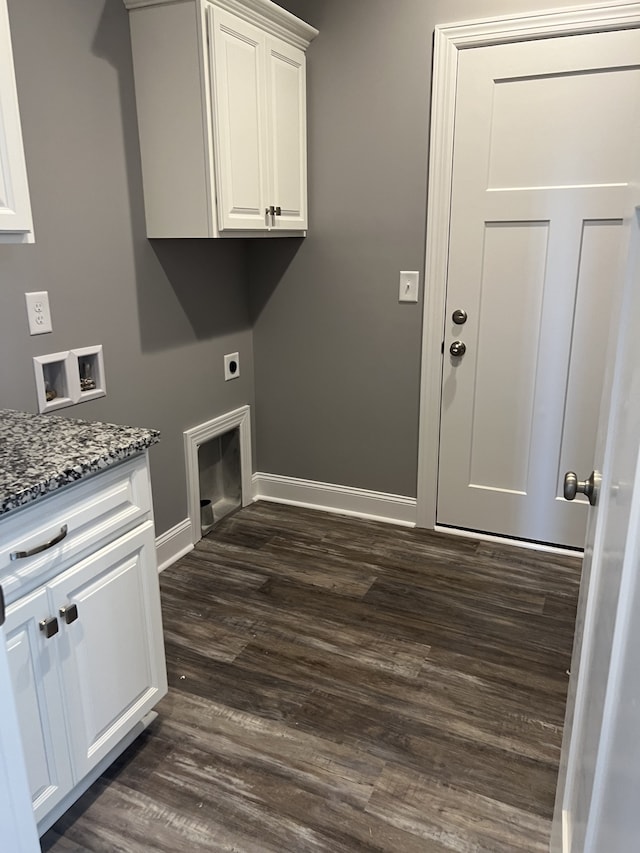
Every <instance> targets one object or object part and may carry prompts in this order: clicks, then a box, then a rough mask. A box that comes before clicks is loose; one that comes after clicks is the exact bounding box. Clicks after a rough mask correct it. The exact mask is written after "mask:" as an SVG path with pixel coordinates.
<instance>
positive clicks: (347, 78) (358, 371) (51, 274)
mask: <svg viewBox="0 0 640 853" xmlns="http://www.w3.org/2000/svg"><path fill="white" fill-rule="evenodd" d="M282 5H285V6H286V7H287V8H289V9H290V10H291V11H293V12H294V13H295V14H298V15H300V16H301V17H303V18H305V19H306V20H308V21H309V22H310V23H312V24H314V25H316V26H317V27H318V28H319V29H320V31H321V32H320V36H319V37H318V38H317V39H316V40H315V42H314V43H313V44H312V46H311V49H310V51H309V72H308V76H309V195H310V233H309V236H308V237H307V238H306V239H305V240H300V239H287V240H270V241H268V240H262V241H246V242H245V241H233V240H229V241H226V240H218V241H205V240H203V241H195V240H186V241H177V240H174V241H172V240H168V241H153V242H150V241H148V240H147V239H146V237H145V236H144V219H143V207H142V187H141V178H140V161H139V151H138V142H137V127H136V117H135V103H134V91H133V78H132V70H131V50H130V42H129V29H128V20H127V13H126V10H125V9H124V6H123V4H122V2H121V0H56V2H55V3H53V2H51V0H9V14H10V20H11V26H12V34H13V43H14V53H15V65H16V76H17V83H18V94H19V98H20V107H21V112H22V124H23V133H24V143H25V149H26V158H27V168H28V172H29V181H30V187H31V200H32V206H33V214H34V221H35V229H36V241H37V242H36V244H35V245H33V246H0V359H1V363H2V371H1V373H0V407H4V408H16V409H24V410H27V411H35V410H36V400H35V385H34V379H33V370H32V361H31V359H32V356H34V355H39V354H43V353H49V352H56V351H58V350H63V349H68V348H73V347H80V346H87V345H90V344H98V343H101V344H102V345H103V347H104V353H105V366H106V374H107V383H108V392H109V394H108V397H106V398H105V399H102V400H97V401H94V402H90V403H85V404H82V405H79V406H75V407H73V408H70V409H66V410H63V411H62V412H61V413H62V414H66V415H67V416H69V417H82V418H89V419H102V420H108V421H114V422H120V423H130V424H139V425H145V426H153V427H158V428H159V429H160V430H162V433H163V439H162V443H161V444H160V445H159V446H158V447H156V448H154V449H152V451H151V459H152V476H153V485H154V498H155V504H156V522H157V529H158V532H159V533H161V532H163V531H164V530H167V529H168V528H170V527H171V526H173V525H174V524H176V523H177V522H179V521H181V520H182V519H183V518H184V517H185V516H186V512H187V510H186V495H185V477H184V461H183V451H182V432H183V430H184V429H186V428H188V427H191V426H194V425H196V424H198V423H200V422H202V421H204V420H207V419H209V418H212V417H215V416H216V415H218V414H221V413H223V412H225V411H228V410H229V409H232V408H235V407H236V406H238V405H241V404H243V403H250V404H252V403H254V376H253V362H254V358H253V352H252V344H253V346H254V347H255V371H256V374H255V382H256V396H255V408H254V424H255V426H256V442H257V463H256V464H255V467H257V468H258V469H259V470H261V471H265V472H268V473H274V474H284V475H290V476H297V477H306V478H310V479H315V480H321V481H327V482H332V483H341V484H346V485H351V486H359V487H362V488H370V489H375V490H380V491H385V492H392V493H398V494H404V495H415V493H416V475H417V446H418V404H419V382H420V378H419V363H420V337H421V319H422V305H421V304H419V305H410V304H403V305H400V304H398V302H397V288H398V282H397V279H398V272H399V270H401V269H418V270H420V271H421V273H422V272H423V269H424V235H425V211H426V191H427V162H428V130H429V106H430V103H429V90H430V73H431V72H430V69H431V39H432V32H433V27H434V26H435V24H436V23H442V22H446V21H450V20H464V19H468V18H477V17H480V16H486V15H491V14H508V13H510V12H514V11H522V10H531V9H535V8H537V7H538V5H539V4H538V2H537V0H482V2H478V0H431V2H427V0H307V2H305V0H282ZM542 5H545V4H542ZM41 289H45V290H48V291H49V295H50V300H51V309H52V315H53V322H54V329H55V331H54V333H53V334H51V335H44V336H40V337H29V335H28V330H27V320H26V311H25V306H24V292H25V291H29V290H41ZM252 324H253V325H254V328H253V333H252ZM235 350H239V351H240V354H241V365H242V369H241V376H240V378H239V379H237V380H235V381H233V382H228V383H225V382H224V381H223V379H222V356H223V354H224V353H225V352H230V351H235ZM436 416H437V413H434V417H436Z"/></svg>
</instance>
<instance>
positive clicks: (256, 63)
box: [208, 7, 273, 231]
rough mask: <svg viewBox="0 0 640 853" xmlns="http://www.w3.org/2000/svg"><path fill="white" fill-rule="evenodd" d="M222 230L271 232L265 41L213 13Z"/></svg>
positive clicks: (211, 28) (249, 28)
mask: <svg viewBox="0 0 640 853" xmlns="http://www.w3.org/2000/svg"><path fill="white" fill-rule="evenodd" d="M208 20H209V44H210V45H211V46H212V50H211V55H210V61H211V78H212V96H213V111H214V121H213V125H214V135H215V146H214V148H215V163H216V185H217V196H218V197H217V203H218V227H219V228H220V230H221V231H224V230H225V229H242V230H254V229H259V230H262V231H264V230H265V229H266V227H267V215H266V208H267V207H268V206H269V204H270V203H273V202H267V167H268V162H267V156H266V151H267V148H266V146H267V139H266V131H265V122H266V116H265V115H264V109H265V101H266V97H265V89H266V81H265V65H264V50H265V36H264V33H262V32H261V31H260V30H259V29H257V28H256V27H254V26H252V25H251V24H248V23H246V22H245V21H243V20H241V19H240V18H236V17H235V16H234V15H230V14H229V13H227V12H225V11H224V10H223V9H218V8H213V7H212V8H209V10H208Z"/></svg>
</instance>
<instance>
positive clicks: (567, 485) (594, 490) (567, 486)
mask: <svg viewBox="0 0 640 853" xmlns="http://www.w3.org/2000/svg"><path fill="white" fill-rule="evenodd" d="M601 479H602V478H601V476H600V473H599V472H598V471H592V472H591V475H590V476H589V478H588V479H587V480H584V481H583V482H582V481H580V480H578V478H577V477H576V475H575V474H574V472H573V471H567V473H566V474H565V475H564V498H565V500H567V501H572V500H573V499H574V498H575V496H576V495H577V494H582V495H585V496H586V497H587V498H589V503H590V504H591V506H595V505H596V503H597V500H598V491H599V489H600V480H601Z"/></svg>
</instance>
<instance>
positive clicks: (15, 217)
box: [0, 0, 34, 243]
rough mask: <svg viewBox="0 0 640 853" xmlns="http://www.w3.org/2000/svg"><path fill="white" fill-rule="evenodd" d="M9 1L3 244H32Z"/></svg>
mask: <svg viewBox="0 0 640 853" xmlns="http://www.w3.org/2000/svg"><path fill="white" fill-rule="evenodd" d="M33 241H34V238H33V223H32V220H31V203H30V201H29V186H28V184H27V169H26V166H25V161H24V151H23V148H22V133H21V130H20V113H19V110H18V95H17V92H16V82H15V76H14V70H13V53H12V50H11V33H10V31H9V15H8V12H7V0H0V243H33Z"/></svg>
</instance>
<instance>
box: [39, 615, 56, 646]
mask: <svg viewBox="0 0 640 853" xmlns="http://www.w3.org/2000/svg"><path fill="white" fill-rule="evenodd" d="M38 624H39V626H40V630H41V631H42V633H43V634H44V635H45V637H46V638H47V640H50V639H51V637H54V636H55V635H56V634H57V633H58V620H57V619H56V617H55V616H50V617H49V618H48V619H43V620H42V621H41V622H39V623H38Z"/></svg>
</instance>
